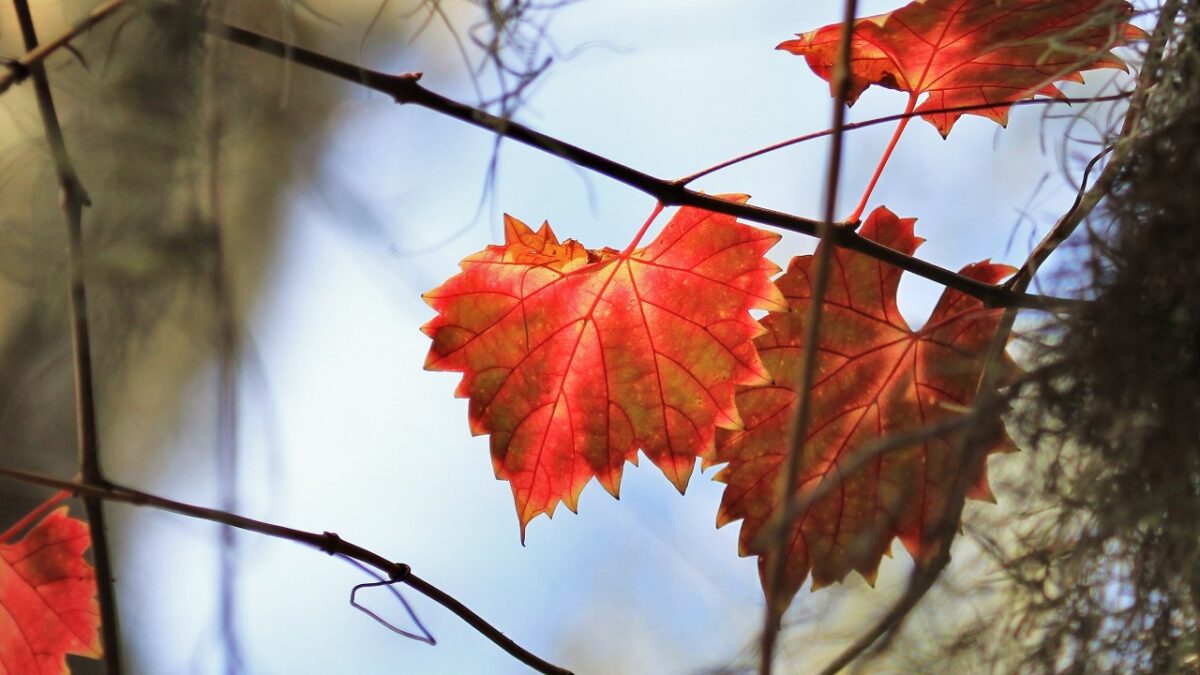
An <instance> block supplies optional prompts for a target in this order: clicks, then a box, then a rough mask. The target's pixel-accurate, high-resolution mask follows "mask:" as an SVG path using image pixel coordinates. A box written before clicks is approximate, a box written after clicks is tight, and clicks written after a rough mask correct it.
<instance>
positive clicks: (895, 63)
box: [779, 0, 1145, 136]
mask: <svg viewBox="0 0 1200 675" xmlns="http://www.w3.org/2000/svg"><path fill="white" fill-rule="evenodd" d="M1131 11H1132V10H1131V7H1130V5H1129V3H1127V2H1124V1H1123V0H916V1H915V2H911V3H909V4H907V5H905V6H904V7H901V8H900V9H897V10H894V11H892V12H888V13H887V14H880V15H877V16H871V17H866V18H862V19H859V20H858V21H856V22H855V24H854V35H853V38H852V41H851V67H850V71H851V86H850V98H849V102H850V103H853V102H854V101H855V100H856V99H857V98H858V95H859V94H861V93H862V92H863V90H864V89H866V88H867V87H869V86H870V85H872V84H878V85H882V86H884V87H888V88H890V89H899V90H901V91H907V92H910V93H912V94H925V93H927V94H929V96H928V97H927V98H926V99H925V100H924V102H922V103H921V104H920V105H919V106H918V107H917V108H916V110H917V112H920V111H923V110H940V109H945V108H953V107H958V106H969V105H984V104H991V103H994V104H996V105H995V106H993V107H990V108H984V109H981V110H975V111H972V112H971V113H970V114H974V115H982V116H984V117H987V118H989V119H992V120H995V121H996V122H999V123H1000V124H1001V125H1003V124H1005V123H1006V122H1007V120H1008V109H1009V106H1010V104H1011V103H1013V102H1014V101H1019V100H1021V99H1024V98H1032V97H1033V96H1035V95H1037V94H1046V95H1049V96H1059V97H1061V96H1062V93H1061V92H1060V91H1059V90H1058V88H1056V87H1055V86H1054V85H1053V82H1056V81H1060V80H1069V81H1072V82H1082V81H1083V78H1082V77H1081V76H1080V74H1079V73H1080V71H1083V70H1091V69H1095V68H1122V69H1123V68H1125V63H1124V62H1123V61H1122V60H1121V59H1120V58H1118V57H1117V56H1115V55H1114V54H1113V53H1112V52H1110V51H1109V50H1110V49H1111V48H1113V47H1115V46H1117V45H1120V44H1122V43H1123V42H1124V41H1126V40H1130V39H1138V38H1141V37H1144V36H1145V33H1144V32H1142V31H1141V30H1140V29H1138V28H1136V27H1134V26H1132V25H1130V24H1128V23H1125V18H1126V17H1128V16H1129V14H1130V12H1131ZM841 32H842V25H841V24H840V23H838V24H831V25H829V26H825V27H824V28H819V29H817V30H814V31H810V32H808V33H801V34H800V35H799V37H798V39H796V40H788V41H786V42H783V43H782V44H780V45H779V48H780V49H786V50H787V51H790V52H792V53H793V54H798V55H800V56H803V57H805V59H806V60H807V61H808V65H809V66H810V67H811V68H812V69H813V71H814V72H815V73H817V74H818V75H820V76H821V77H823V78H825V79H826V80H828V79H829V78H830V74H831V72H832V70H833V64H834V63H835V62H836V60H837V49H838V42H839V41H840V39H841ZM960 116H961V113H931V114H927V115H924V116H923V119H925V120H926V121H928V122H929V123H930V124H932V125H934V126H935V127H937V130H938V131H939V132H940V133H941V134H942V136H945V135H947V134H949V133H950V128H951V127H952V126H954V122H955V121H957V120H958V118H959V117H960Z"/></svg>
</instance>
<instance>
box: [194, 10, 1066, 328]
mask: <svg viewBox="0 0 1200 675" xmlns="http://www.w3.org/2000/svg"><path fill="white" fill-rule="evenodd" d="M208 29H209V30H211V31H212V32H213V33H215V34H216V35H218V36H220V37H222V38H224V39H226V40H229V41H230V42H233V43H236V44H240V45H242V46H245V47H249V48H251V49H254V50H257V51H260V52H263V53H265V54H271V55H273V56H277V57H279V58H283V59H287V60H289V61H292V62H294V63H297V64H299V65H302V66H305V67H307V68H311V69H313V70H318V71H320V72H323V73H326V74H328V75H332V76H334V77H337V78H340V79H342V80H345V81H347V82H352V83H354V84H358V85H361V86H364V87H367V88H368V89H372V90H374V91H378V92H380V93H383V94H387V95H388V96H391V97H392V98H394V99H395V100H396V102H397V103H401V104H412V105H416V106H420V107H422V108H426V109H428V110H432V111H434V112H436V113H438V114H441V115H445V116H447V117H452V118H454V119H457V120H460V121H462V122H466V123H467V124H470V125H472V126H476V127H479V128H481V129H485V130H487V131H489V132H491V133H494V134H496V135H498V136H503V137H505V138H510V139H512V140H515V141H517V142H519V143H523V144H525V145H528V146H530V147H532V148H536V149H538V150H541V151H543V152H545V153H548V154H550V155H553V156H555V157H560V158H562V159H565V160H567V161H569V162H571V163H573V164H575V165H577V166H580V167H583V168H585V169H588V170H590V171H594V172H596V173H599V174H601V175H604V176H608V177H609V178H612V179H613V180H616V181H618V182H620V183H624V184H625V185H628V186H630V187H632V188H634V189H637V190H639V191H641V192H644V193H646V194H648V195H650V196H652V197H654V198H655V200H656V201H658V202H660V203H662V204H663V205H665V206H694V207H697V208H702V209H706V210H708V211H713V212H716V213H724V214H728V215H731V216H734V217H737V218H743V219H745V220H748V221H751V222H755V223H761V224H764V225H770V226H772V227H777V228H779V229H782V230H787V231H789V232H797V233H800V234H806V235H809V236H813V237H815V236H817V234H818V230H819V228H820V225H821V221H816V220H812V219H810V218H803V217H800V216H795V215H791V214H788V213H783V212H780V211H774V210H771V209H766V208H762V207H759V206H751V205H749V204H744V203H737V202H731V201H728V200H724V199H719V198H717V197H714V196H711V195H707V194H704V193H701V192H696V191H694V190H689V189H687V188H686V187H684V186H682V185H679V184H678V183H676V182H675V181H669V180H663V179H660V178H657V177H655V176H652V175H650V174H647V173H643V172H641V171H638V170H636V169H633V168H631V167H629V166H626V165H624V164H621V163H619V162H616V161H614V160H611V159H609V158H607V157H604V156H601V155H598V154H596V153H594V152H591V151H588V150H584V149H583V148H580V147H579V146H576V145H572V144H570V143H567V142H565V141H562V140H559V139H557V138H554V137H552V136H548V135H546V134H543V133H541V132H538V131H534V130H533V129H530V128H529V127H527V126H525V125H523V124H520V123H517V122H514V121H512V120H510V119H505V118H503V117H500V116H497V115H493V114H491V113H489V112H487V111H486V110H482V109H480V108H476V107H472V106H469V105H465V104H463V103H459V102H458V101H454V100H452V99H449V98H446V97H445V96H442V95H440V94H437V93H435V92H433V91H431V90H429V89H426V88H425V87H422V86H421V85H420V84H419V83H418V80H419V79H420V74H417V73H407V74H403V75H389V74H386V73H381V72H378V71H374V70H369V69H366V68H362V67H360V66H356V65H353V64H351V63H347V62H345V61H340V60H338V59H334V58H331V57H329V56H325V55H324V54H318V53H317V52H313V51H310V50H307V49H304V48H302V47H297V46H295V45H290V44H287V43H285V42H281V41H279V40H276V39H274V38H269V37H266V36H264V35H260V34H258V33H255V32H253V31H248V30H245V29H242V28H237V27H234V26H230V25H228V24H220V23H216V22H213V23H210V24H208ZM824 222H829V223H830V224H831V225H834V227H832V228H830V229H829V232H828V235H827V237H826V240H827V241H828V242H829V243H830V244H831V245H833V246H838V247H840V248H845V249H848V250H852V251H857V252H859V253H862V254H863V255H866V256H869V257H871V258H874V259H876V260H879V261H882V262H885V263H887V264H889V265H893V266H895V267H899V268H900V269H902V270H906V271H908V272H911V273H913V274H915V275H917V276H919V277H924V278H926V279H929V280H930V281H934V282H937V283H939V284H941V285H943V286H946V287H948V288H953V289H954V290H957V291H959V292H961V293H964V294H966V295H969V296H971V297H973V298H977V299H979V300H980V301H982V302H983V303H984V304H985V305H986V306H988V307H1023V308H1028V309H1043V310H1049V311H1069V310H1070V309H1071V308H1072V307H1075V306H1078V305H1079V304H1080V303H1079V302H1078V301H1074V300H1067V299H1063V298H1049V297H1042V296H1036V295H1026V294H1015V293H1012V292H1011V291H1009V290H1008V289H1006V288H1004V287H1002V286H993V285H991V284H985V283H981V282H979V281H977V280H975V279H971V278H969V277H965V276H963V275H961V274H957V273H955V272H951V271H950V270H948V269H946V268H944V267H939V266H938V265H934V264H931V263H928V262H926V261H924V260H920V259H918V258H914V257H913V256H910V255H906V254H904V253H900V252H899V251H896V250H895V249H892V248H888V247H887V246H884V245H882V244H879V243H877V242H874V241H871V240H870V239H867V238H865V237H862V236H860V235H859V234H858V233H856V232H854V230H853V228H851V227H847V225H850V223H834V222H831V221H824Z"/></svg>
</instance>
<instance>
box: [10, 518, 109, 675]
mask: <svg viewBox="0 0 1200 675" xmlns="http://www.w3.org/2000/svg"><path fill="white" fill-rule="evenodd" d="M40 510H41V509H39V510H37V511H35V512H34V513H33V514H31V516H32V518H36V517H37V515H38V511H40ZM32 518H27V520H30V519H32ZM27 525H28V522H27V521H22V522H21V523H19V524H18V525H17V526H16V527H14V528H12V529H10V530H9V531H8V532H7V533H5V534H4V535H2V536H0V673H4V674H7V675H61V674H63V673H67V672H69V671H68V669H67V663H66V655H67V654H77V655H80V656H89V657H92V658H100V636H99V625H100V613H99V611H98V609H97V604H96V577H95V574H94V573H93V572H92V566H91V565H90V564H88V562H87V561H86V560H84V558H83V552H84V551H85V550H87V548H88V546H90V545H91V541H92V540H91V537H90V535H89V534H88V528H87V524H86V523H84V522H83V521H80V520H77V519H75V518H71V517H69V516H67V509H66V507H62V508H59V509H57V510H55V511H54V512H53V513H51V514H50V515H48V516H46V517H45V518H44V519H42V520H41V522H39V523H38V524H37V525H35V526H34V527H33V529H31V530H30V531H29V533H28V534H26V535H25V536H24V537H23V538H22V539H21V540H20V541H18V542H15V543H9V542H8V540H9V539H11V538H12V536H13V535H14V534H15V533H16V532H17V531H19V530H21V529H24V527H25V526H27Z"/></svg>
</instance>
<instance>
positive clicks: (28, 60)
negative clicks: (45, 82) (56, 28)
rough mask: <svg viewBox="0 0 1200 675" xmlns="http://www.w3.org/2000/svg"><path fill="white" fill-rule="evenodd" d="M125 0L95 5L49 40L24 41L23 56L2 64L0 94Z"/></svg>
mask: <svg viewBox="0 0 1200 675" xmlns="http://www.w3.org/2000/svg"><path fill="white" fill-rule="evenodd" d="M126 2H127V0H108V2H105V3H102V4H100V5H99V6H97V7H96V8H95V9H93V10H92V11H91V12H89V13H88V15H87V16H85V17H84V18H83V19H81V20H80V21H79V22H78V23H76V24H75V25H74V26H71V27H70V28H68V29H67V30H66V31H65V32H63V33H62V34H60V35H58V36H57V37H55V38H54V39H52V40H50V41H49V42H44V43H42V44H41V45H35V46H34V47H29V46H28V43H26V47H25V48H26V49H27V50H28V51H27V52H26V53H25V55H24V56H22V57H21V58H19V59H17V60H15V61H10V62H9V63H6V64H4V65H5V66H6V69H5V70H4V72H0V94H3V93H4V92H5V91H8V88H9V87H11V86H13V85H14V84H18V83H20V82H24V81H25V80H26V79H27V78H29V77H30V76H31V75H32V74H33V68H34V66H37V65H39V64H41V63H42V61H45V60H46V58H47V57H49V56H50V55H51V54H53V53H54V52H56V51H58V50H60V49H62V48H63V47H66V46H68V44H69V43H70V42H71V40H74V39H75V38H77V37H79V36H80V35H82V34H83V33H86V32H87V31H89V30H91V29H92V28H93V27H94V26H95V25H96V24H98V23H100V22H101V21H103V20H105V19H106V18H108V17H109V16H110V15H112V13H113V12H115V11H117V10H118V9H121V8H122V7H124V6H125V4H126Z"/></svg>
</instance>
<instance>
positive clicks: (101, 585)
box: [13, 0, 121, 675]
mask: <svg viewBox="0 0 1200 675" xmlns="http://www.w3.org/2000/svg"><path fill="white" fill-rule="evenodd" d="M13 7H14V8H15V9H16V13H17V22H18V24H20V27H21V37H22V39H23V40H24V42H25V49H26V50H27V51H29V52H35V51H36V50H37V49H38V39H37V31H36V30H35V29H34V25H33V14H32V13H31V12H30V10H29V2H28V0H13ZM101 18H102V17H101ZM63 44H66V42H63ZM27 69H28V73H29V76H30V77H31V78H32V79H33V87H34V93H35V94H36V96H37V104H38V111H39V113H40V114H41V118H42V126H43V128H44V129H45V133H46V142H47V143H48V144H49V146H50V153H51V155H52V157H53V160H54V167H55V171H56V173H57V175H58V187H59V202H60V204H61V205H62V210H63V216H64V218H65V220H66V225H67V252H68V263H67V264H68V293H69V296H70V322H71V354H72V365H73V369H74V372H75V436H76V440H77V442H78V452H79V474H80V478H81V480H82V481H83V482H84V483H86V484H88V485H104V474H103V472H102V471H101V470H100V448H99V438H98V434H97V431H96V398H95V386H94V383H93V377H92V350H91V340H90V338H89V336H88V311H87V292H86V289H85V286H84V279H83V208H84V207H85V206H88V205H90V204H91V202H90V200H89V199H88V196H87V192H86V191H85V190H84V189H83V184H82V183H80V181H79V176H78V175H77V174H76V172H75V166H74V164H73V163H72V162H71V157H70V154H69V153H68V152H67V143H66V139H65V137H64V136H63V131H62V125H61V124H60V123H59V119H58V112H57V110H56V109H55V106H54V96H53V94H52V93H51V91H50V80H49V78H48V77H47V76H46V68H45V66H44V64H43V63H42V62H41V61H40V60H37V61H34V62H32V63H31V64H30V65H29V66H27ZM83 504H84V508H85V510H86V511H87V520H88V529H89V530H90V532H91V536H92V560H93V563H94V564H95V567H96V585H97V587H98V590H99V596H100V603H99V604H100V635H101V644H102V645H103V649H104V664H105V669H106V672H107V673H108V674H109V675H119V674H120V672H121V641H120V631H119V628H118V626H119V623H118V613H117V598H116V593H115V592H114V589H113V572H112V556H111V554H110V552H109V546H108V532H107V528H106V527H105V522H104V521H105V519H104V505H103V503H102V502H101V501H100V500H98V499H95V498H85V499H84V500H83Z"/></svg>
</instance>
